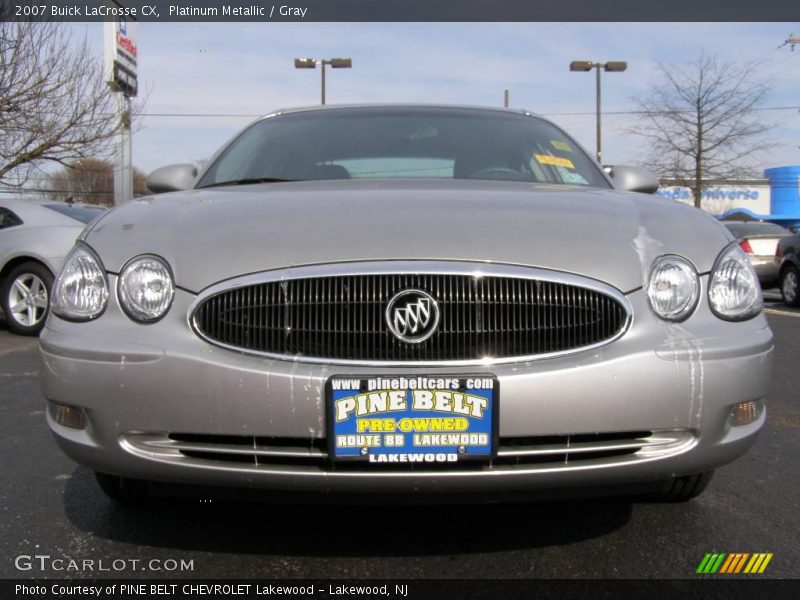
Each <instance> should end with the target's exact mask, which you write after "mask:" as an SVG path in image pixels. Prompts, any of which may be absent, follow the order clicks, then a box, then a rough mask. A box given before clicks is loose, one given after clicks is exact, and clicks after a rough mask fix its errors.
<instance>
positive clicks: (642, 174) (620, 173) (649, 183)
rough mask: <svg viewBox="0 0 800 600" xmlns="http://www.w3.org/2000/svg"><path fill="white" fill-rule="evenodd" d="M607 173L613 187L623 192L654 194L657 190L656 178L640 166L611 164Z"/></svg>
mask: <svg viewBox="0 0 800 600" xmlns="http://www.w3.org/2000/svg"><path fill="white" fill-rule="evenodd" d="M609 175H611V180H612V181H613V182H614V187H615V188H617V189H618V190H622V191H623V192H642V193H643V194H655V193H656V190H658V185H659V182H658V178H657V177H656V176H655V175H653V174H652V173H651V172H650V171H648V170H647V169H642V168H641V167H625V166H622V165H620V166H613V167H611V171H610V173H609Z"/></svg>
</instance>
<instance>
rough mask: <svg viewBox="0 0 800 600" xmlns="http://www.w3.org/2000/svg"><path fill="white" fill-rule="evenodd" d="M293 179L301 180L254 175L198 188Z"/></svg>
mask: <svg viewBox="0 0 800 600" xmlns="http://www.w3.org/2000/svg"><path fill="white" fill-rule="evenodd" d="M291 181H299V180H298V179H279V178H277V177H254V178H251V179H232V180H231V181H219V182H217V183H209V184H208V185H204V186H201V187H199V188H197V189H203V188H209V187H219V186H221V185H248V184H251V183H285V182H291Z"/></svg>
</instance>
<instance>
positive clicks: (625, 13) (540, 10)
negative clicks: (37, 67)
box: [0, 0, 800, 23]
mask: <svg viewBox="0 0 800 600" xmlns="http://www.w3.org/2000/svg"><path fill="white" fill-rule="evenodd" d="M117 2H118V3H119V4H120V5H121V6H122V7H124V8H125V9H127V10H129V11H133V12H129V13H128V16H130V17H132V18H135V19H136V20H138V21H140V22H145V23H146V22H203V21H207V22H292V21H293V22H305V21H308V22H325V21H329V22H426V21H431V22H531V23H533V22H676V21H678V22H747V21H757V22H792V21H797V20H798V19H799V18H800V10H798V5H797V0H760V1H759V2H754V1H753V0H668V1H666V0H569V1H568V2H558V1H554V0H283V2H276V1H275V0H117ZM111 4H112V3H111V2H110V1H108V0H0V18H2V19H4V20H23V21H27V20H37V19H39V20H41V19H44V20H59V21H75V22H83V21H109V20H115V19H117V18H118V16H116V15H113V14H107V13H105V14H103V11H100V10H99V8H100V7H108V6H110V5H111ZM25 6H27V7H29V8H28V9H27V10H26V9H25V8H24V7H25ZM39 7H44V10H42V9H41V8H39ZM170 7H173V8H172V10H171V8H170ZM226 7H227V8H226ZM281 7H284V9H283V10H281ZM176 8H180V9H189V10H184V11H177V10H175V9H176ZM287 8H289V9H299V10H287ZM212 9H213V10H212ZM105 10H106V11H107V9H105ZM301 11H302V12H301ZM33 13H36V14H33ZM282 13H283V14H282Z"/></svg>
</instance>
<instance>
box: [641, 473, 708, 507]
mask: <svg viewBox="0 0 800 600" xmlns="http://www.w3.org/2000/svg"><path fill="white" fill-rule="evenodd" d="M713 476H714V471H707V472H706V473H698V474H697V475H685V476H683V477H674V478H673V479H672V480H671V481H670V482H669V483H668V484H667V486H666V487H665V488H664V489H663V490H662V491H660V492H657V493H655V494H652V495H650V496H648V499H649V500H654V501H656V502H686V501H687V500H691V499H692V498H697V496H699V495H700V494H702V493H703V491H704V490H705V489H706V488H707V487H708V484H709V483H710V482H711V478H712V477H713Z"/></svg>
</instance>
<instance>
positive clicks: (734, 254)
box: [708, 242, 764, 321]
mask: <svg viewBox="0 0 800 600" xmlns="http://www.w3.org/2000/svg"><path fill="white" fill-rule="evenodd" d="M708 302H709V304H710V305H711V310H712V311H713V312H714V314H715V315H717V316H718V317H719V318H720V319H725V320H727V321H743V320H744V319H749V318H751V317H754V316H756V315H757V314H758V313H760V312H761V308H762V307H763V304H764V300H763V298H762V297H761V285H760V284H759V283H758V276H757V275H756V272H755V269H753V265H751V264H750V260H749V259H748V258H747V256H746V255H745V253H744V252H742V249H741V248H740V247H739V244H737V243H735V242H734V243H732V244H731V245H730V246H728V247H727V248H725V250H723V251H722V253H721V254H720V255H719V258H717V262H716V264H715V265H714V268H713V269H712V270H711V277H710V278H709V282H708Z"/></svg>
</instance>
